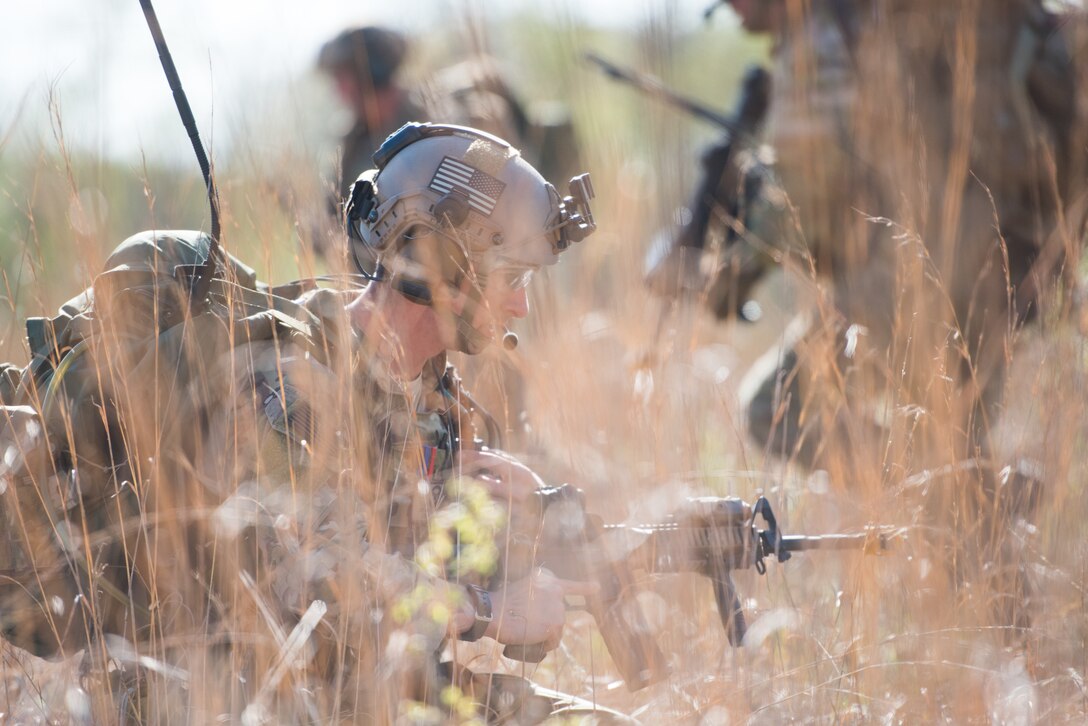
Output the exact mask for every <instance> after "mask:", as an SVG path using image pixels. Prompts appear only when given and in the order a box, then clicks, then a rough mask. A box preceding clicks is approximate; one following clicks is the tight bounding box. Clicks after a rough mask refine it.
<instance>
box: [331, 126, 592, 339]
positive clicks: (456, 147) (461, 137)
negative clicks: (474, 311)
mask: <svg viewBox="0 0 1088 726" xmlns="http://www.w3.org/2000/svg"><path fill="white" fill-rule="evenodd" d="M374 164H375V167H376V168H374V169H371V170H370V171H367V172H364V173H363V174H362V175H360V176H359V178H358V179H357V180H356V181H355V183H354V184H353V185H352V188H351V193H350V197H349V200H348V203H347V208H346V224H347V228H348V236H349V238H350V244H351V254H352V257H353V259H354V261H355V264H356V266H357V267H358V269H359V270H360V271H361V272H364V274H365V273H366V272H368V271H370V270H377V271H378V273H377V274H378V275H379V276H380V277H382V278H383V279H387V280H389V281H390V282H392V283H393V285H394V286H395V287H396V289H397V290H399V291H400V292H401V293H402V294H404V295H405V296H407V297H408V298H409V299H411V300H413V301H415V302H419V303H422V304H432V303H433V300H434V297H435V295H434V293H435V291H436V286H439V285H444V286H447V287H448V288H450V289H456V290H464V289H465V288H466V286H465V285H464V283H465V281H466V280H467V281H468V282H469V283H470V284H469V285H468V286H467V289H468V294H469V296H470V299H472V300H473V302H474V303H477V304H478V303H479V302H480V299H481V297H482V295H483V290H484V288H485V287H486V284H487V279H488V276H489V275H493V274H496V273H498V272H503V273H505V275H506V278H505V279H506V280H507V281H508V282H509V283H510V284H511V285H512V286H515V287H516V286H521V285H524V284H527V282H528V279H529V277H530V276H531V274H532V272H533V271H534V270H536V269H538V268H540V267H542V266H545V265H552V264H555V263H556V262H557V261H558V255H559V253H560V252H562V251H563V250H565V249H567V248H569V247H570V246H571V245H572V244H573V243H575V242H579V241H581V240H583V239H585V238H586V237H587V236H588V235H589V234H590V233H592V232H593V231H594V230H595V229H596V224H595V222H594V219H593V214H592V211H591V210H590V206H589V201H590V199H592V197H593V188H592V186H591V185H590V183H589V175H588V174H582V175H580V176H576V177H574V178H573V179H571V181H570V191H569V193H568V195H567V196H565V197H561V196H560V195H559V193H558V192H557V191H556V189H555V187H554V186H552V185H551V184H550V183H548V181H547V180H545V179H544V177H542V176H541V175H540V173H539V172H537V170H536V169H534V168H533V167H532V166H531V165H530V164H529V163H528V162H527V161H525V160H524V159H522V158H521V155H520V154H519V153H518V151H517V150H516V149H514V148H513V147H512V146H510V144H508V143H506V142H505V141H503V140H502V139H500V138H498V137H496V136H492V135H491V134H487V133H485V132H482V131H479V130H477V129H472V128H468V127H463V126H449V125H440V124H419V123H411V124H406V125H405V126H403V127H402V128H401V129H400V130H398V131H397V132H395V133H394V134H392V135H391V136H390V137H389V138H388V139H386V141H385V143H384V144H382V146H381V148H379V149H378V151H377V152H375V154H374ZM459 327H462V326H460V325H459ZM459 347H460V348H461V349H462V350H466V349H467V352H476V351H475V350H472V348H475V347H477V346H476V344H475V342H474V341H460V342H459Z"/></svg>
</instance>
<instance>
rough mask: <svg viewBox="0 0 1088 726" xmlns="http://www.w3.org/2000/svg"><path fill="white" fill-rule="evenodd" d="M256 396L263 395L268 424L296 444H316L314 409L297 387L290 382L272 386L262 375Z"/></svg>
mask: <svg viewBox="0 0 1088 726" xmlns="http://www.w3.org/2000/svg"><path fill="white" fill-rule="evenodd" d="M257 395H259V396H260V397H261V409H262V410H263V411H264V415H265V417H266V418H267V419H268V425H269V426H271V427H272V428H273V429H274V430H276V431H279V432H280V433H281V434H283V435H284V436H286V437H287V438H288V439H290V440H291V441H293V442H295V443H297V444H309V445H311V446H312V445H313V444H314V443H315V441H314V437H315V435H316V431H315V427H314V415H313V409H311V408H310V405H309V404H308V403H307V402H306V401H305V400H303V398H302V395H301V393H300V392H299V390H298V389H297V388H295V387H294V386H292V385H291V384H290V383H288V382H287V381H282V382H280V384H279V385H273V384H271V383H269V382H268V381H267V380H266V379H263V378H262V379H261V380H260V381H258V384H257Z"/></svg>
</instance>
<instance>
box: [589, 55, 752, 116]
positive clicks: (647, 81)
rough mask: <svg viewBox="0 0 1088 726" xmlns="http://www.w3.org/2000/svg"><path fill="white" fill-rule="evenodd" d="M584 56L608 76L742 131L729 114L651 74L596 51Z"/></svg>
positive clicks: (684, 109)
mask: <svg viewBox="0 0 1088 726" xmlns="http://www.w3.org/2000/svg"><path fill="white" fill-rule="evenodd" d="M585 57H586V60H588V61H590V62H592V63H595V64H596V65H597V66H598V67H599V68H600V69H601V70H603V71H604V72H605V74H606V75H608V77H609V78H613V79H615V80H617V81H623V82H625V83H628V84H630V85H632V86H634V87H635V88H637V89H639V90H640V91H643V92H644V93H646V94H647V95H649V96H651V97H653V98H657V99H660V100H662V101H664V102H665V103H668V104H671V105H673V106H676V107H677V108H679V109H681V110H682V111H685V112H686V113H689V114H691V115H692V116H695V117H696V118H700V119H702V120H704V121H708V122H710V123H712V124H714V125H715V126H719V127H721V128H723V129H725V130H726V131H728V132H730V133H733V134H736V133H742V130H741V129H739V128H738V124H737V122H736V120H735V119H734V118H732V117H731V116H727V115H726V114H724V113H720V112H719V111H715V110H714V109H712V108H710V107H709V106H706V105H704V104H702V103H699V102H698V101H696V100H694V99H691V98H688V97H687V96H683V95H681V94H679V93H677V92H676V91H674V90H672V89H671V88H669V87H668V86H666V85H665V84H664V83H662V82H661V81H660V80H659V79H657V78H655V77H653V76H651V75H648V74H645V73H639V72H638V71H635V70H631V69H629V68H620V67H619V66H617V65H616V64H614V63H612V62H610V61H607V60H605V59H604V58H602V57H600V56H599V55H597V54H596V53H586V54H585Z"/></svg>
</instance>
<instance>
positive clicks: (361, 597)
mask: <svg viewBox="0 0 1088 726" xmlns="http://www.w3.org/2000/svg"><path fill="white" fill-rule="evenodd" d="M206 249H207V238H206V237H203V236H201V235H198V234H197V233H190V232H171V233H155V234H152V233H145V234H143V235H137V236H136V237H134V238H131V239H130V240H128V241H126V242H125V243H124V244H123V245H122V246H121V247H120V248H118V250H117V251H116V252H115V253H114V255H113V256H111V258H110V261H109V263H108V266H109V267H110V270H109V272H107V273H106V274H105V275H103V276H101V277H100V278H99V280H97V281H96V285H95V290H94V293H96V294H86V295H84V296H81V297H80V298H77V299H76V300H77V301H80V302H78V303H70V304H69V305H68V306H66V307H67V308H68V309H69V312H71V313H76V315H75V318H78V319H80V320H82V321H83V324H84V325H92V320H95V321H97V322H94V323H93V325H94V326H96V327H97V330H96V333H95V335H93V336H91V337H88V338H87V340H88V341H89V342H90V343H91V348H89V349H88V352H86V353H83V354H82V355H80V356H78V357H77V359H76V363H73V364H72V365H71V366H69V367H68V368H66V369H64V371H63V372H62V373H59V374H58V375H60V376H62V377H61V378H60V379H59V381H60V383H59V386H60V388H57V390H59V391H62V393H56V392H54V393H53V394H49V395H56V396H58V398H57V399H56V401H57V403H56V404H55V405H49V404H46V405H44V406H38V408H40V409H41V410H43V411H44V415H43V417H42V418H41V419H36V417H35V415H34V411H33V410H32V409H31V408H29V407H26V406H24V407H23V408H16V407H14V406H5V407H3V408H2V409H0V412H2V413H4V415H5V418H4V423H5V424H6V425H5V426H4V427H3V428H2V429H0V431H2V433H3V436H0V441H9V440H16V439H20V436H21V434H20V433H19V432H20V431H21V428H25V424H26V423H27V421H25V420H24V419H27V420H40V421H42V422H44V427H45V429H46V432H47V437H48V439H49V440H50V441H51V442H52V448H53V449H54V454H55V455H54V456H53V457H52V458H53V459H54V461H53V462H47V461H37V462H31V461H30V457H28V456H24V457H23V458H24V459H26V464H25V467H24V468H25V469H26V476H25V477H23V478H21V480H20V481H18V482H16V484H17V486H16V487H15V489H16V490H17V491H15V492H13V493H11V494H9V497H10V496H12V495H15V496H17V500H16V501H15V502H11V501H9V502H7V503H6V504H7V506H6V507H5V510H6V511H5V514H6V515H7V516H8V518H9V524H10V525H12V526H13V527H14V529H15V530H17V531H19V532H20V533H21V535H20V538H19V539H20V542H19V543H18V544H21V545H22V547H21V549H22V551H23V552H24V553H25V558H24V561H23V562H21V563H19V564H21V565H23V566H24V567H23V569H25V570H27V573H26V574H27V576H26V577H25V578H20V579H19V580H15V579H12V580H6V579H5V581H4V584H3V586H2V587H0V596H2V598H3V600H2V605H0V613H2V615H3V621H4V622H3V624H4V627H5V634H6V635H7V636H9V637H10V638H13V639H14V640H15V641H16V642H18V643H19V644H20V645H23V646H24V647H28V648H32V649H36V650H39V651H52V650H53V649H55V648H56V647H57V644H58V641H59V644H60V646H61V649H62V651H63V650H64V649H66V648H69V647H70V648H76V647H81V646H83V645H84V643H86V642H87V641H88V640H90V639H92V638H98V637H102V636H106V637H107V638H108V637H110V636H112V635H114V634H118V635H122V636H124V637H126V638H128V639H130V640H132V641H134V642H137V643H141V644H142V643H146V642H155V641H156V640H157V639H159V638H165V639H167V640H171V639H185V638H194V637H195V638H196V640H197V641H198V642H203V641H202V640H201V638H204V639H206V638H213V639H214V638H227V640H228V642H230V643H231V648H232V651H231V653H230V654H228V656H229V657H233V658H236V659H238V658H241V659H243V660H244V661H245V662H247V663H248V664H249V665H248V666H247V667H246V668H243V671H242V672H243V673H244V674H245V675H246V676H247V679H250V680H252V678H260V677H261V675H262V674H263V673H265V672H267V671H268V670H269V669H270V668H271V664H273V663H274V662H275V659H276V657H277V656H276V654H277V653H278V652H279V650H280V648H281V647H283V642H282V635H281V636H280V638H279V639H277V638H275V637H273V638H267V637H266V638H259V639H258V641H257V642H256V643H255V644H247V643H245V642H241V641H239V642H234V638H235V634H238V633H267V632H268V630H269V629H271V630H272V631H273V633H276V632H279V631H282V632H286V631H288V630H290V629H291V628H293V627H296V626H298V625H299V623H301V622H302V621H303V620H304V618H302V616H303V613H305V612H306V611H307V609H308V608H309V607H311V605H312V604H313V603H314V602H315V601H322V602H324V603H325V604H326V606H327V612H326V613H325V615H324V618H323V619H322V622H321V625H320V627H318V628H317V630H316V631H315V632H314V633H313V635H312V638H311V640H312V642H313V643H314V647H315V653H314V657H313V661H312V663H311V668H310V670H309V673H311V674H312V675H314V676H317V679H316V682H315V683H314V685H313V686H312V689H313V693H314V694H315V697H316V698H317V699H318V700H319V701H320V702H321V703H322V704H323V705H324V706H325V707H326V708H331V707H332V706H333V705H334V704H339V709H340V711H341V713H350V714H353V715H354V716H355V717H356V718H361V717H362V714H369V716H368V718H372V719H374V720H378V721H381V720H392V719H394V718H396V717H397V714H398V713H399V712H402V711H403V710H404V708H405V707H406V703H408V702H411V701H415V702H418V703H420V704H435V705H436V704H438V703H439V696H440V694H441V691H442V689H443V688H444V687H445V685H446V684H447V683H449V682H450V681H451V679H452V681H453V682H456V683H458V684H459V685H461V686H462V687H463V689H464V690H465V692H466V693H467V694H469V696H470V697H471V698H478V701H479V703H480V704H483V703H485V702H486V703H489V704H490V706H489V708H490V709H491V710H490V712H489V713H490V718H491V719H493V720H494V721H495V722H505V721H504V720H506V719H513V720H514V721H516V722H526V723H527V722H537V721H539V720H542V719H543V718H546V717H547V716H549V715H550V714H551V713H552V712H553V711H556V712H559V711H563V712H564V713H578V712H579V711H578V710H577V709H582V710H583V711H585V712H589V711H592V712H594V713H595V714H597V715H600V716H601V717H605V716H607V715H608V714H607V713H606V712H605V711H603V710H596V709H593V707H592V706H591V705H589V704H586V703H584V702H582V701H580V700H579V699H575V698H571V697H565V696H562V694H553V693H549V692H546V691H545V690H543V689H540V688H539V687H537V686H536V685H535V684H532V683H530V682H528V681H525V680H524V679H514V678H511V677H507V676H498V677H497V681H495V680H494V679H489V678H488V677H487V676H475V675H473V674H471V673H469V672H467V671H462V669H461V667H459V666H445V667H443V668H438V667H437V666H438V659H437V654H438V652H439V651H440V649H441V647H442V645H443V644H444V643H445V640H446V636H447V627H446V623H447V619H448V612H449V609H450V608H453V607H457V606H458V605H459V604H460V602H461V601H460V596H461V594H460V593H461V590H460V588H459V587H457V586H456V585H454V584H453V581H454V580H456V581H459V582H462V583H465V582H473V583H475V584H478V585H491V586H494V584H493V583H489V582H488V576H489V574H490V573H491V569H490V566H488V565H487V557H483V558H482V560H480V561H481V562H483V563H484V564H483V565H481V566H479V567H476V568H472V567H467V568H466V567H460V566H459V565H460V564H462V563H461V562H460V559H461V558H462V556H466V557H468V556H471V555H472V554H473V553H471V552H468V551H466V550H465V549H464V547H465V546H466V545H465V543H462V544H461V545H460V546H459V548H454V550H453V551H450V552H445V553H441V552H439V553H438V556H433V557H430V558H429V559H428V561H427V562H426V563H425V568H426V569H424V567H421V566H420V565H419V564H417V563H416V562H414V561H413V560H414V559H415V558H416V557H417V555H419V554H420V549H421V546H422V545H424V544H425V543H427V542H428V539H429V538H430V537H431V536H432V534H433V533H434V532H433V527H434V522H435V515H436V514H438V513H439V512H440V511H443V510H448V509H449V506H448V505H451V504H454V503H455V502H456V501H457V497H455V496H451V494H450V492H449V490H448V489H447V487H446V482H447V479H448V478H449V476H450V474H451V472H452V463H453V461H452V457H453V455H454V453H455V452H456V451H457V449H458V448H459V447H461V446H462V445H464V446H469V447H478V446H479V445H480V444H482V443H483V439H482V438H481V436H482V431H483V429H484V427H483V425H482V423H481V422H480V421H479V419H477V418H476V417H475V416H474V412H473V411H472V408H471V404H470V401H471V399H470V398H469V397H468V396H467V394H466V393H465V392H464V390H463V389H462V387H461V385H460V381H459V379H458V377H457V375H456V372H455V371H454V370H453V368H452V367H451V366H448V365H447V364H446V361H445V359H444V356H442V357H440V358H437V359H434V360H432V361H430V362H429V363H428V364H427V365H426V366H425V369H424V371H423V373H422V375H421V376H420V377H419V378H418V379H416V380H415V381H412V382H408V383H405V382H402V381H399V380H397V379H395V378H394V377H393V376H391V375H390V374H389V372H388V371H387V370H385V369H384V368H383V367H382V366H381V365H380V364H379V363H378V359H377V358H376V357H375V356H374V351H373V347H372V344H371V341H368V340H366V339H365V338H363V337H361V336H360V335H359V334H358V333H357V332H356V331H355V330H354V329H353V327H352V325H351V323H350V321H349V320H348V313H347V311H346V310H345V305H346V303H347V302H349V301H350V300H351V299H352V297H353V296H354V295H355V294H356V293H345V292H341V291H334V290H329V289H310V290H308V291H305V292H302V293H301V294H297V293H299V286H288V287H284V288H278V289H275V290H271V289H269V288H267V287H265V286H263V285H261V284H260V283H257V282H256V280H255V278H253V277H252V274H251V273H252V271H249V270H248V269H246V268H244V266H242V265H241V264H240V263H237V261H236V260H233V258H231V260H230V261H231V263H232V264H233V265H234V266H235V270H234V272H233V274H232V277H233V279H234V280H235V283H234V284H230V283H225V282H224V283H220V282H219V281H217V282H216V284H215V286H213V293H212V303H211V305H212V310H211V311H208V312H206V313H205V314H202V315H198V316H196V317H195V318H193V319H192V320H191V321H190V322H188V323H183V324H180V325H175V326H173V327H171V328H169V329H168V330H167V331H166V332H164V333H162V334H161V335H159V336H158V337H157V338H155V337H154V336H153V335H149V332H148V331H149V330H151V329H155V328H154V327H152V328H148V327H147V326H148V324H149V321H148V320H146V319H143V316H144V314H145V313H147V312H150V311H149V310H148V305H149V301H147V300H144V301H143V302H142V303H140V302H139V299H140V298H141V297H143V295H144V293H147V292H153V293H154V295H155V298H154V299H155V300H156V301H162V308H164V309H163V310H159V311H158V312H159V314H160V318H161V317H162V316H163V315H167V312H168V311H166V310H165V308H168V307H170V304H169V300H170V295H171V290H170V287H169V285H170V283H169V281H168V280H169V276H166V277H158V276H152V277H150V278H149V277H148V269H147V268H151V269H157V268H159V267H160V266H161V267H162V268H163V269H168V270H173V269H174V266H175V265H176V264H177V263H179V262H185V261H187V260H188V259H189V258H190V257H191V258H193V259H200V256H201V254H206ZM179 251H180V256H179ZM111 278H112V279H115V280H117V281H118V284H119V285H127V287H121V288H120V289H117V290H111V289H110V286H109V284H108V283H107V281H108V280H110V279H111ZM136 281H139V282H140V283H141V284H140V285H136V284H135V283H136ZM291 293H296V294H297V296H296V297H294V299H293V300H290V299H288V298H287V297H281V296H282V295H289V294H291ZM90 299H94V300H95V303H94V307H93V308H92V307H90V306H89V304H88V301H89V300H90ZM227 308H230V309H231V310H233V313H234V315H235V317H233V318H232V317H231V316H230V314H229V313H227V312H226V310H227ZM123 311H125V312H127V317H128V318H129V319H127V320H115V321H114V323H113V324H111V323H110V322H109V320H110V318H111V317H114V318H125V317H126V314H125V312H123ZM255 311H256V312H255ZM213 313H215V314H213ZM134 316H135V317H136V318H137V319H135V320H133V319H131V318H132V317H134ZM60 320H61V318H60V316H58V319H57V325H58V327H60ZM79 327H80V324H79V323H76V324H73V323H71V322H70V321H69V322H68V323H67V325H66V326H64V327H63V330H64V335H62V336H61V337H62V338H64V336H68V335H71V336H75V335H76V333H75V331H76V330H77V329H78V328H79ZM126 336H127V337H126ZM172 338H179V339H180V340H177V341H174V342H176V344H177V347H176V348H172V346H173V344H174V342H172V341H171V339H172ZM232 338H233V340H232ZM65 340H66V338H65ZM107 340H108V341H110V342H108V343H107V342H106V341H107ZM125 340H127V341H128V343H127V344H126V343H124V342H123V341H125ZM126 345H128V346H130V347H129V348H126ZM57 347H58V348H59V347H63V348H67V343H64V342H62V343H61V344H60V345H58V346H57ZM46 348H48V344H47V345H46ZM136 349H138V351H137V350H136ZM59 370H60V367H58V371H59ZM6 372H7V369H5V373H6ZM4 380H5V381H7V380H8V376H7V375H6V374H5V377H4ZM22 381H23V383H24V384H26V385H22V386H20V387H19V388H18V389H16V390H8V389H7V387H5V389H4V392H5V399H4V402H5V403H11V404H15V403H34V402H36V401H40V397H39V396H38V395H37V394H36V392H35V390H36V389H35V388H34V386H33V384H31V383H29V381H28V379H27V378H26V377H25V376H24V377H22ZM49 389H50V390H53V389H54V387H53V386H49ZM46 397H47V398H48V395H47V396H46ZM103 403H106V404H107V405H106V406H105V410H107V411H108V413H106V415H105V419H104V418H103V414H102V411H103V410H104V409H103V406H102V404H103ZM24 412H25V413H26V414H27V416H22V414H23V413H24ZM28 417H29V418H28ZM13 434H14V436H13ZM25 441H26V439H25V437H22V438H21V439H20V442H21V443H20V444H19V446H21V447H23V446H24V444H25ZM117 441H123V445H121V446H118V445H117V444H116V443H115V442H117ZM65 442H66V443H65ZM0 448H6V446H5V447H0ZM24 448H27V450H28V451H29V447H24ZM24 453H26V452H24ZM62 459H63V460H65V461H70V462H72V461H74V462H76V464H74V465H72V464H71V463H69V464H68V465H65V464H63V463H61V460H62ZM77 471H78V472H80V474H79V475H77V473H76V472H77ZM0 473H4V474H6V473H7V472H0ZM59 483H67V487H66V488H65V487H60V486H57V485H58V484H59ZM58 490H60V491H61V492H62V493H63V494H64V496H65V497H66V498H63V499H62V500H61V501H55V502H53V501H44V502H43V501H41V500H40V499H36V497H39V496H40V493H42V492H45V493H47V494H48V493H49V492H53V491H58ZM43 505H44V506H43ZM459 506H462V508H463V509H464V511H465V512H466V513H467V515H466V516H475V517H476V518H477V522H476V523H477V524H478V525H479V526H480V527H483V528H484V529H485V530H486V532H485V533H486V534H487V535H488V536H487V537H484V538H482V539H481V540H480V541H479V542H478V543H476V544H477V545H478V548H482V549H487V548H490V549H492V550H494V545H493V542H492V538H493V537H495V536H497V531H496V530H495V528H496V527H498V526H499V525H500V520H499V519H498V518H496V517H495V516H494V514H493V513H491V514H489V513H488V511H486V509H480V508H479V507H477V508H476V509H473V508H472V506H469V505H459ZM148 522H150V523H151V524H150V525H148ZM58 523H62V524H58ZM156 523H165V526H158V525H157V524H156ZM58 540H59V541H58ZM84 543H90V547H86V546H85V545H84ZM58 545H59V546H58ZM467 546H468V547H471V546H472V543H468V545H467ZM50 553H54V554H50ZM494 553H495V555H496V556H497V550H495V552H494ZM476 554H477V555H479V552H477V553H476ZM88 561H89V562H88ZM84 562H87V564H81V563H84ZM9 572H10V571H9ZM184 573H193V575H194V576H193V577H187V576H185V575H184ZM498 584H499V585H501V583H498ZM88 600H89V601H90V606H83V605H81V604H80V603H81V602H82V603H86V602H87V601H88ZM54 602H59V603H60V604H61V606H59V607H52V608H51V607H50V606H51V604H52V603H54ZM43 606H44V607H43ZM141 647H143V646H141ZM242 653H247V654H249V655H245V656H242V655H239V654H242ZM167 657H168V658H181V657H182V656H180V655H177V654H175V655H173V656H167ZM198 660H199V658H198ZM211 661H212V663H213V664H214V662H215V658H212V659H211ZM235 669H236V667H235ZM231 672H234V670H233V669H232V671H231ZM214 674H215V671H214V670H213V671H212V675H210V677H209V678H208V679H207V681H208V682H209V683H214V682H215V680H216V678H217V676H216V675H214ZM230 681H231V684H232V685H231V686H230V687H229V688H228V691H230V692H231V693H235V691H238V693H237V694H236V695H235V696H234V698H235V699H237V700H235V702H236V703H237V702H238V701H239V700H240V701H242V702H245V701H248V700H249V699H250V698H251V697H252V694H251V693H250V694H247V693H246V692H245V686H244V685H239V684H238V682H236V679H234V678H231V679H230ZM243 683H244V681H243ZM492 689H493V690H492ZM489 694H490V695H489ZM288 704H290V701H288ZM481 707H482V705H481ZM287 708H290V705H288V706H287ZM290 713H291V712H290V711H287V712H286V713H285V714H284V715H283V717H284V718H288V715H287V714H290Z"/></svg>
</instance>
